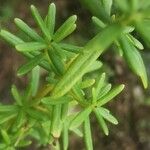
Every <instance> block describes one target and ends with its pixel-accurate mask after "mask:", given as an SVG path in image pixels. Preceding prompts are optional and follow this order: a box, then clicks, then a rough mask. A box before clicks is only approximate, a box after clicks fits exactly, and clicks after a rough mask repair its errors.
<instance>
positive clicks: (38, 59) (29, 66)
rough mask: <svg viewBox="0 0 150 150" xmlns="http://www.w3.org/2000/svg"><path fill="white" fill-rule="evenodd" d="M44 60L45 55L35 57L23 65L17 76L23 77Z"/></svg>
mask: <svg viewBox="0 0 150 150" xmlns="http://www.w3.org/2000/svg"><path fill="white" fill-rule="evenodd" d="M42 59H44V55H43V54H39V55H38V56H36V57H34V58H33V59H31V60H29V61H28V62H27V63H26V64H24V65H22V66H21V67H20V68H19V69H18V71H17V75H18V76H22V75H24V74H26V73H28V72H29V71H31V70H32V69H33V68H34V67H36V66H37V65H38V64H39V63H40V62H41V61H42Z"/></svg>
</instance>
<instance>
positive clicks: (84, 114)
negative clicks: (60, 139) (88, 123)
mask: <svg viewBox="0 0 150 150" xmlns="http://www.w3.org/2000/svg"><path fill="white" fill-rule="evenodd" d="M91 111H92V108H91V107H87V108H85V109H84V110H83V111H80V112H79V113H78V114H77V115H76V116H75V117H74V119H73V120H72V121H71V123H70V129H71V130H72V129H74V128H77V127H78V126H80V125H81V124H82V123H83V121H84V120H85V119H86V118H87V117H88V116H89V114H90V113H91Z"/></svg>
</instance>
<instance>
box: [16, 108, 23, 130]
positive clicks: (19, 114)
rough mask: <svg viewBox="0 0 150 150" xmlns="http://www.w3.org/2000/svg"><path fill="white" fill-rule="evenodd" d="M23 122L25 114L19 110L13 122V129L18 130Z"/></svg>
mask: <svg viewBox="0 0 150 150" xmlns="http://www.w3.org/2000/svg"><path fill="white" fill-rule="evenodd" d="M24 120H25V112H24V111H23V110H20V111H19V113H18V115H17V118H16V120H15V124H14V127H15V128H17V129H19V128H20V127H21V126H22V124H23V123H24Z"/></svg>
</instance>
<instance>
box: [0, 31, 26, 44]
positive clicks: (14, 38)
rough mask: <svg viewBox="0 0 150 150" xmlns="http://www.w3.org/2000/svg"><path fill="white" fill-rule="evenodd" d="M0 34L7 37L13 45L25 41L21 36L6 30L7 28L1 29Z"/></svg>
mask: <svg viewBox="0 0 150 150" xmlns="http://www.w3.org/2000/svg"><path fill="white" fill-rule="evenodd" d="M0 36H1V37H2V38H3V39H5V40H6V41H7V42H8V43H10V44H12V45H14V46H15V45H17V44H20V43H24V42H23V40H22V39H20V38H19V37H17V36H15V35H13V34H12V33H10V32H8V31H6V30H1V32H0Z"/></svg>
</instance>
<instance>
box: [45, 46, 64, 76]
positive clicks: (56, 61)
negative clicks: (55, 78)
mask: <svg viewBox="0 0 150 150" xmlns="http://www.w3.org/2000/svg"><path fill="white" fill-rule="evenodd" d="M48 55H49V57H50V59H51V61H52V63H53V65H54V67H55V69H56V70H57V72H58V73H59V74H60V75H62V74H63V73H64V71H65V65H64V62H63V61H62V59H61V58H60V56H59V55H58V53H57V52H56V51H55V50H54V49H53V48H51V49H49V50H48Z"/></svg>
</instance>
